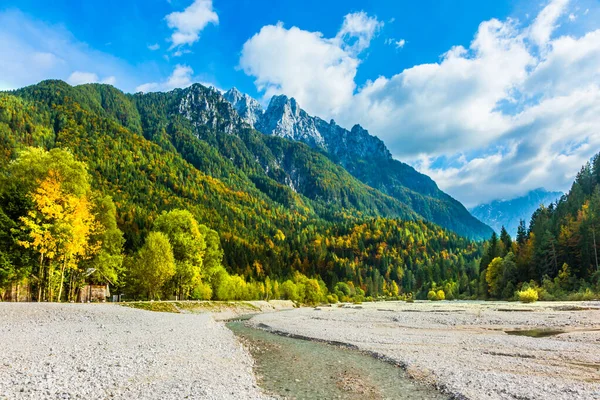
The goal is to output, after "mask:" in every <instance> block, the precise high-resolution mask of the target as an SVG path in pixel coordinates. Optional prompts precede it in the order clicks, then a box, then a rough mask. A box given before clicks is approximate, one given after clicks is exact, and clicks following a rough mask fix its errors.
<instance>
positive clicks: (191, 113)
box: [178, 84, 243, 133]
mask: <svg viewBox="0 0 600 400" xmlns="http://www.w3.org/2000/svg"><path fill="white" fill-rule="evenodd" d="M178 111H179V113H180V114H181V115H183V116H184V117H185V118H187V119H189V120H190V121H192V122H193V123H194V125H197V126H199V125H206V126H209V127H210V128H212V129H217V130H221V131H223V132H226V133H234V132H235V130H236V129H237V128H239V127H240V126H241V125H242V123H243V120H242V118H240V116H239V115H238V113H237V112H236V111H235V109H234V107H233V106H232V104H231V103H230V102H229V101H227V100H226V99H225V98H224V97H223V96H222V95H221V93H220V92H219V91H218V90H217V89H215V88H213V87H210V88H207V87H204V86H202V85H200V84H194V85H192V86H190V87H189V88H187V89H184V90H183V91H182V97H181V100H180V102H179V110H178Z"/></svg>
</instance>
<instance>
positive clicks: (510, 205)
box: [469, 188, 564, 237]
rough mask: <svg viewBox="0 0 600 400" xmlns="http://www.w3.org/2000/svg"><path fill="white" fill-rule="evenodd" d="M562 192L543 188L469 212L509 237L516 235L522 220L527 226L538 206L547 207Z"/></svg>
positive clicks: (558, 197)
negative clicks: (505, 232)
mask: <svg viewBox="0 0 600 400" xmlns="http://www.w3.org/2000/svg"><path fill="white" fill-rule="evenodd" d="M563 195H564V193H563V192H550V191H547V190H545V189H544V188H537V189H534V190H531V191H529V192H528V193H526V194H525V195H523V196H519V197H515V198H513V199H509V200H494V201H491V202H489V203H485V204H480V205H478V206H475V207H473V208H471V209H470V210H469V211H471V213H472V214H473V215H474V216H475V217H477V218H479V219H480V220H481V221H484V222H485V223H487V224H488V225H489V226H491V227H492V228H493V229H494V230H495V231H496V232H497V233H500V230H501V229H502V226H504V228H505V229H506V230H507V232H508V233H509V234H510V235H511V236H513V237H514V236H515V235H516V234H517V228H518V226H519V221H520V220H524V221H525V223H526V224H527V225H528V224H529V222H530V219H531V216H532V215H533V213H534V212H535V210H537V209H538V207H539V206H540V205H544V206H548V205H549V204H550V203H553V202H556V201H557V200H559V199H560V198H561V196H563Z"/></svg>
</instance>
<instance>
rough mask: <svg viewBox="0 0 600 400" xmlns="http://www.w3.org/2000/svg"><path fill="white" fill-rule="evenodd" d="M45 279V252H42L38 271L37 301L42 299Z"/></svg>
mask: <svg viewBox="0 0 600 400" xmlns="http://www.w3.org/2000/svg"><path fill="white" fill-rule="evenodd" d="M43 280H44V253H42V254H40V270H39V271H38V298H37V301H38V302H40V301H42V281H43Z"/></svg>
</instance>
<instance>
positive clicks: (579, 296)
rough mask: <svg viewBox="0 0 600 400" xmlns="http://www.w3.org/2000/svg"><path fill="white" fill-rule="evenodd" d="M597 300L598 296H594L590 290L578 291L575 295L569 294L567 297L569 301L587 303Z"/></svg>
mask: <svg viewBox="0 0 600 400" xmlns="http://www.w3.org/2000/svg"><path fill="white" fill-rule="evenodd" d="M597 298H598V296H597V295H596V294H594V292H592V290H591V289H590V288H586V289H585V290H580V291H579V292H576V293H571V294H570V295H569V296H568V300H569V301H589V300H595V299H597Z"/></svg>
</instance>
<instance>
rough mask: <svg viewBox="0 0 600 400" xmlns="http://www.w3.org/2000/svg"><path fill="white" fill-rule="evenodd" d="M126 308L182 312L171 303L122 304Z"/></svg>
mask: <svg viewBox="0 0 600 400" xmlns="http://www.w3.org/2000/svg"><path fill="white" fill-rule="evenodd" d="M120 304H121V305H122V306H124V307H131V308H137V309H140V310H146V311H155V312H168V313H179V312H180V311H179V310H178V309H177V307H176V306H175V305H174V304H173V303H171V302H163V301H136V302H124V303H120Z"/></svg>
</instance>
